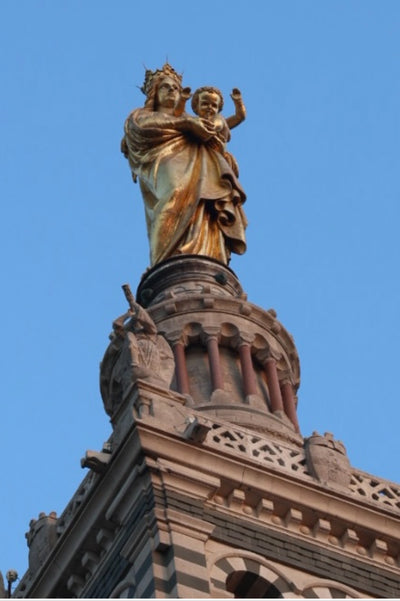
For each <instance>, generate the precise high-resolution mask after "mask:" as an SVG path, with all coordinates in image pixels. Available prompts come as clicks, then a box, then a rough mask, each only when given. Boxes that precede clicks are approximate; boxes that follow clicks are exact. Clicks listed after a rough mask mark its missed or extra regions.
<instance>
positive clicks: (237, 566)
mask: <svg viewBox="0 0 400 601" xmlns="http://www.w3.org/2000/svg"><path fill="white" fill-rule="evenodd" d="M236 575H237V576H236ZM211 584H212V585H213V587H214V589H215V593H217V591H221V592H222V591H224V592H226V591H227V590H228V589H231V590H229V592H231V593H234V594H235V596H236V597H243V598H248V597H258V598H262V597H264V598H265V597H275V598H279V597H283V598H293V585H292V584H291V582H290V581H289V580H288V579H286V578H285V577H284V576H283V575H282V574H280V573H278V572H277V570H276V569H275V568H274V569H272V568H271V567H270V566H269V564H268V562H266V561H265V560H263V559H262V558H259V557H257V556H254V555H253V554H240V555H238V554H237V553H236V554H226V555H224V556H223V557H220V558H219V559H218V560H217V561H216V562H215V563H214V565H213V566H212V569H211ZM230 584H231V586H230ZM232 589H233V590H232ZM253 593H254V594H253Z"/></svg>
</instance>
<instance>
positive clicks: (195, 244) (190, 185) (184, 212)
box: [125, 109, 247, 265]
mask: <svg viewBox="0 0 400 601" xmlns="http://www.w3.org/2000/svg"><path fill="white" fill-rule="evenodd" d="M149 114H152V112H151V111H149V110H148V109H136V110H135V111H133V113H131V115H129V117H128V119H127V120H126V122H125V142H126V146H127V149H128V158H129V163H130V166H131V169H132V173H133V175H134V177H135V179H136V178H137V179H138V180H139V183H140V188H141V191H142V195H143V199H144V204H145V214H146V223H147V232H148V237H149V241H150V249H151V251H150V255H151V264H152V265H154V264H156V263H158V262H160V261H162V260H164V259H167V258H168V257H170V256H172V255H176V254H181V253H184V254H199V255H205V256H208V257H212V258H214V259H217V260H219V261H221V262H223V263H225V264H227V263H228V262H229V258H230V254H231V252H235V253H238V254H243V253H244V252H245V250H246V243H245V234H244V232H245V228H246V225H247V222H246V217H245V215H244V212H243V209H242V204H243V202H244V201H245V198H246V196H245V194H244V191H243V189H242V187H241V185H240V184H239V181H238V180H237V177H236V175H235V174H234V172H233V170H232V168H231V166H230V165H229V164H228V162H227V161H226V159H225V158H224V156H223V154H222V153H221V152H219V151H218V150H216V149H214V148H213V144H212V142H210V143H208V142H200V141H198V140H196V139H195V138H194V137H191V136H190V135H189V134H185V133H182V132H181V131H179V130H178V128H177V127H178V120H179V117H177V118H173V117H168V126H167V127H164V126H162V117H161V116H160V114H159V113H153V114H156V115H157V118H158V119H159V120H160V124H161V126H160V127H142V126H141V125H140V118H141V116H146V115H149ZM174 119H176V121H175V123H176V124H177V125H176V127H174Z"/></svg>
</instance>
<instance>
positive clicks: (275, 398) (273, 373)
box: [264, 357, 283, 412]
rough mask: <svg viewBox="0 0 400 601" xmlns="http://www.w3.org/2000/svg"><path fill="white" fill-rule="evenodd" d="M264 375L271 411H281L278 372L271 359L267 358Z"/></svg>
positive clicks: (273, 360) (281, 403)
mask: <svg viewBox="0 0 400 601" xmlns="http://www.w3.org/2000/svg"><path fill="white" fill-rule="evenodd" d="M264 367H265V374H266V376H267V384H268V390H269V399H270V401H271V411H272V412H274V411H283V402H282V395H281V389H280V387H279V379H278V370H277V369H276V362H275V359H274V358H273V357H268V359H267V360H266V361H265V363H264Z"/></svg>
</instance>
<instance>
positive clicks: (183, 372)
mask: <svg viewBox="0 0 400 601" xmlns="http://www.w3.org/2000/svg"><path fill="white" fill-rule="evenodd" d="M172 348H173V351H174V357H175V374H176V383H177V386H178V391H179V392H180V393H181V394H190V390H189V377H188V373H187V368H186V357H185V345H184V343H183V342H182V340H177V341H174V342H172Z"/></svg>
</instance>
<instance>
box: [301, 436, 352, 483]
mask: <svg viewBox="0 0 400 601" xmlns="http://www.w3.org/2000/svg"><path fill="white" fill-rule="evenodd" d="M305 451H306V458H307V466H308V469H309V471H310V473H311V475H312V476H313V477H314V478H316V479H317V480H319V481H320V482H322V483H324V484H329V485H337V486H340V487H344V488H348V486H349V484H350V480H351V473H350V462H349V459H348V457H347V453H346V449H345V446H344V444H343V443H342V442H341V441H340V440H335V439H334V437H333V434H331V433H330V432H325V434H324V435H323V436H322V435H321V434H319V433H318V432H313V433H312V435H311V436H310V437H309V438H306V439H305Z"/></svg>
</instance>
